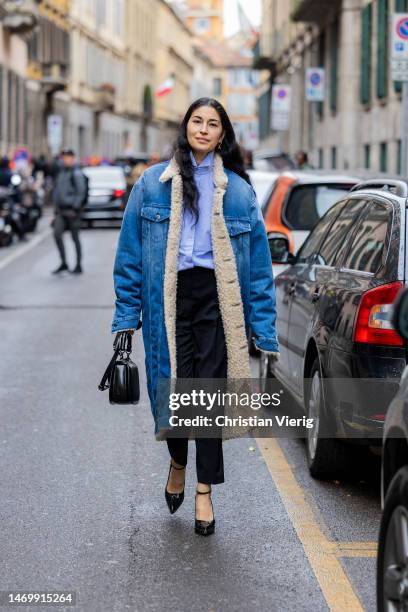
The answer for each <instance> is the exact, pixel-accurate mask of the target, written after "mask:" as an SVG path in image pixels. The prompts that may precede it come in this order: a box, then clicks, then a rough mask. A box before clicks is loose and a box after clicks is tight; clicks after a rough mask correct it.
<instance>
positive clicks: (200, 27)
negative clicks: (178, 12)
mask: <svg viewBox="0 0 408 612" xmlns="http://www.w3.org/2000/svg"><path fill="white" fill-rule="evenodd" d="M184 4H185V5H186V22H187V26H188V28H189V29H190V30H191V32H193V34H194V35H195V36H199V37H200V38H203V39H204V40H218V41H222V40H223V39H224V18H223V14H224V0H186V2H185V3H184Z"/></svg>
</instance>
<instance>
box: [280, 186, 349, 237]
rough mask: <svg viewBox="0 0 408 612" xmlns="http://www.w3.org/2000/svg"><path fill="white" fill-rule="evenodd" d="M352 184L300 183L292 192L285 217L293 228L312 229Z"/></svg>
mask: <svg viewBox="0 0 408 612" xmlns="http://www.w3.org/2000/svg"><path fill="white" fill-rule="evenodd" d="M351 187H352V186H351V185H299V186H297V187H294V188H293V189H292V191H291V193H290V196H289V199H288V202H287V204H286V207H285V211H284V217H285V220H286V223H287V224H288V226H289V228H290V229H292V230H301V231H311V230H312V229H313V228H314V226H315V225H316V223H317V222H318V220H319V219H321V217H323V215H324V214H325V213H326V212H327V211H328V210H329V208H331V207H332V206H333V204H334V203H335V202H337V201H338V200H340V199H341V198H342V197H343V196H344V195H345V194H346V193H348V192H349V191H350V188H351Z"/></svg>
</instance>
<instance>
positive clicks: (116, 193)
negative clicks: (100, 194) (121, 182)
mask: <svg viewBox="0 0 408 612" xmlns="http://www.w3.org/2000/svg"><path fill="white" fill-rule="evenodd" d="M124 195H125V190H124V189H115V191H114V192H113V197H114V198H123V196H124Z"/></svg>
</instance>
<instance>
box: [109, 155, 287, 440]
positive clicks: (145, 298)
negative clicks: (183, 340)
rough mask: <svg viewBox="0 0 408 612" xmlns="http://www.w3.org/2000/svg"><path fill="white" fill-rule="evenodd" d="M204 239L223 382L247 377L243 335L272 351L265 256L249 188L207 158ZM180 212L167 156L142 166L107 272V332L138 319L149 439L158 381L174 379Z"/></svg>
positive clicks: (158, 426) (163, 412)
mask: <svg viewBox="0 0 408 612" xmlns="http://www.w3.org/2000/svg"><path fill="white" fill-rule="evenodd" d="M213 176H214V179H213V180H214V196H213V207H212V219H211V237H212V247H213V258H214V272H215V277H216V284H217V291H218V301H219V307H220V313H221V318H222V322H223V328H224V335H225V342H226V348H227V363H228V365H227V372H228V374H227V377H228V378H232V379H250V378H251V370H250V364H249V354H248V344H247V337H248V334H249V329H250V327H251V328H252V332H253V334H254V336H255V343H256V345H257V347H258V348H260V349H262V350H265V351H279V347H278V341H277V336H276V330H275V319H276V302H275V287H274V281H273V273H272V262H271V255H270V250H269V245H268V240H267V235H266V230H265V225H264V222H263V218H262V213H261V210H260V207H259V204H258V202H257V200H256V195H255V192H254V190H253V188H252V187H251V186H250V185H249V184H248V183H247V182H246V181H245V180H244V179H243V178H241V177H240V176H239V175H237V174H236V173H235V172H232V171H231V170H228V169H226V168H224V166H223V162H222V157H221V156H220V155H219V154H218V153H217V154H216V155H215V157H214V175H213ZM182 209H183V184H182V178H181V174H180V168H179V166H178V164H177V162H176V160H175V158H174V157H173V158H172V159H171V160H170V162H162V163H159V164H156V165H154V166H152V167H150V168H148V169H147V170H146V171H145V172H144V173H143V175H142V176H141V178H140V179H139V180H138V182H137V183H136V184H135V185H134V187H133V189H132V192H131V194H130V197H129V200H128V203H127V206H126V209H125V213H124V217H123V222H122V227H121V230H120V234H119V238H118V244H117V251H116V257H115V262H114V269H113V279H114V289H115V294H116V301H115V312H114V315H113V320H112V327H111V331H112V333H116V332H118V331H122V330H126V329H136V328H137V327H138V326H139V325H140V320H141V318H142V319H143V325H142V334H143V342H144V348H145V366H146V376H147V388H148V394H149V398H150V404H151V410H152V414H153V417H154V420H155V434H156V438H157V439H160V430H162V429H163V430H164V429H165V428H166V427H167V426H168V406H167V407H166V406H163V405H162V402H159V401H158V397H157V391H158V382H159V380H161V379H167V380H172V381H174V380H175V379H176V377H177V375H176V364H177V358H176V295H177V263H178V249H179V243H180V234H181V225H182Z"/></svg>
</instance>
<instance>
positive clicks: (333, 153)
mask: <svg viewBox="0 0 408 612" xmlns="http://www.w3.org/2000/svg"><path fill="white" fill-rule="evenodd" d="M331 167H332V168H333V170H335V169H336V168H337V148H336V147H332V148H331Z"/></svg>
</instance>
